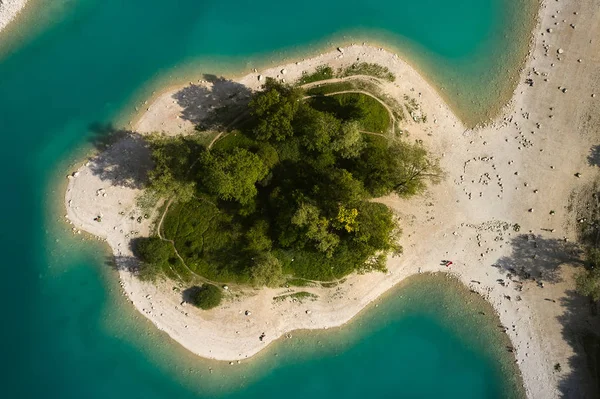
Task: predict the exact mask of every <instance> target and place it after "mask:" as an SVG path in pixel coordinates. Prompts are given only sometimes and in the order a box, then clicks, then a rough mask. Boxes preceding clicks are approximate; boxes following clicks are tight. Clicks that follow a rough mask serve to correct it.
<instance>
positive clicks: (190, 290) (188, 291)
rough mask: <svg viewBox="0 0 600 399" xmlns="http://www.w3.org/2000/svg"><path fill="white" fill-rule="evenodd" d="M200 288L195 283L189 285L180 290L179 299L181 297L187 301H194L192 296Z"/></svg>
mask: <svg viewBox="0 0 600 399" xmlns="http://www.w3.org/2000/svg"><path fill="white" fill-rule="evenodd" d="M201 290H202V288H200V287H199V286H197V285H194V286H193V287H190V288H188V289H185V290H183V291H182V292H181V299H183V301H184V302H187V303H191V304H193V303H194V297H195V296H196V295H197V294H198V292H199V291H201Z"/></svg>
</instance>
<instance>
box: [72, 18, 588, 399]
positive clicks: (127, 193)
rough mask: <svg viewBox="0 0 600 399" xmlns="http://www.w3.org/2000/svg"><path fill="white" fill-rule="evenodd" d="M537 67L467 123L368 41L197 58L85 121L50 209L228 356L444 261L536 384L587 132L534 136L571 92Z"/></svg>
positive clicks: (131, 294)
mask: <svg viewBox="0 0 600 399" xmlns="http://www.w3.org/2000/svg"><path fill="white" fill-rule="evenodd" d="M548 12H549V11H548ZM544 15H545V14H544ZM548 15H550V14H548ZM548 18H550V17H549V16H548ZM544 52H546V53H547V52H548V49H547V48H546V47H544V46H541V45H540V46H539V47H537V46H536V47H535V54H537V55H540V54H543V53H544ZM555 53H556V50H555ZM556 54H558V53H556ZM561 54H562V53H561ZM557 62H558V61H557ZM537 68H540V67H539V66H537V61H535V60H534V59H533V56H532V57H531V58H530V59H528V60H527V64H526V65H525V66H524V69H523V72H522V75H524V76H527V77H528V78H527V79H525V78H523V79H522V82H520V83H519V84H518V85H517V89H516V92H515V93H516V94H515V97H514V98H513V100H512V101H511V103H510V104H509V105H508V106H507V109H506V110H505V111H503V116H502V117H500V118H499V119H498V120H494V121H490V123H487V124H484V125H481V126H465V125H464V124H463V123H462V122H461V121H460V120H459V119H458V118H457V117H456V115H455V113H454V112H453V111H452V109H451V108H450V107H449V106H448V104H447V103H446V101H445V100H444V98H443V97H442V96H441V95H440V92H438V91H436V90H435V89H434V88H433V87H432V86H431V85H430V84H429V83H428V82H427V81H426V80H425V79H423V77H421V76H420V75H419V73H418V72H417V71H416V70H415V69H413V68H412V67H411V66H410V65H408V64H407V63H406V62H404V61H403V60H402V59H401V58H400V57H398V56H397V55H396V54H394V53H393V52H390V51H387V50H385V49H383V48H381V47H373V46H368V45H350V46H344V47H339V48H334V49H332V50H331V51H329V52H326V53H323V54H321V55H318V56H315V57H312V58H306V59H303V60H297V61H293V62H289V63H285V64H282V65H279V66H276V67H273V68H265V69H263V70H261V71H258V70H253V71H252V72H251V73H249V74H247V75H246V76H242V77H238V78H235V79H227V78H224V77H221V76H218V75H207V74H205V75H203V76H202V77H201V78H200V79H197V80H193V81H190V82H189V84H187V85H185V86H184V87H176V88H170V89H168V90H166V91H164V92H161V93H158V94H157V95H155V96H154V98H153V99H152V100H150V101H149V102H148V103H147V104H146V103H142V104H139V105H138V107H139V113H138V114H139V117H138V118H137V119H136V120H132V121H131V122H130V123H129V125H128V128H126V129H118V128H114V127H112V126H100V127H98V131H101V132H102V133H103V134H102V135H101V137H100V138H99V139H98V142H97V143H96V146H97V148H98V149H99V150H100V151H98V153H97V154H94V155H93V156H91V157H90V158H89V159H88V160H87V161H85V162H84V164H83V165H81V167H79V168H77V169H76V170H74V171H72V172H71V173H70V174H69V175H68V178H69V181H68V187H67V191H66V196H65V203H66V209H67V219H68V221H69V223H71V224H72V229H73V233H74V234H82V235H85V234H84V232H87V233H90V234H92V235H93V236H95V237H98V238H99V239H102V240H104V241H106V242H107V243H108V245H110V247H111V248H112V250H113V252H114V258H115V260H114V264H115V267H116V268H117V270H118V271H119V275H120V280H121V282H120V284H121V287H122V290H123V295H127V297H128V299H129V300H130V301H131V302H132V303H133V304H134V306H135V307H136V308H137V309H138V310H139V311H140V312H142V313H143V314H144V315H145V316H146V317H147V318H148V319H149V320H151V321H152V322H153V323H154V324H155V325H156V326H157V327H158V328H159V329H161V330H164V331H165V332H166V333H167V334H169V335H170V336H171V337H172V338H173V339H174V340H176V341H177V342H179V343H180V344H181V345H182V346H184V347H185V348H187V349H189V350H190V351H192V352H194V353H196V354H198V355H200V356H202V357H206V358H212V359H218V360H225V361H229V362H232V364H233V363H234V362H236V361H243V360H244V359H247V358H249V357H251V356H253V355H255V354H256V353H258V352H259V351H261V350H262V349H263V348H265V347H266V346H268V344H269V343H271V342H273V341H275V340H277V339H280V338H281V339H293V335H292V332H293V331H294V330H297V329H323V328H330V327H334V326H340V325H342V324H344V323H346V322H348V321H349V320H350V319H352V317H354V316H355V315H356V314H357V313H358V312H359V311H360V310H361V309H363V308H365V307H366V306H367V305H369V304H370V303H372V302H373V301H376V300H377V298H378V297H379V296H380V295H382V294H383V293H384V292H386V291H388V290H389V289H390V288H391V287H393V286H395V285H396V284H398V283H399V282H401V281H402V280H404V279H405V278H406V277H408V276H410V275H414V274H418V273H429V272H445V273H447V274H448V275H449V277H452V278H457V279H459V280H460V281H461V282H463V283H464V284H465V285H467V286H468V287H469V288H470V289H471V291H472V294H473V295H481V296H483V297H484V298H485V299H487V300H488V301H489V302H490V303H491V304H492V306H493V307H494V309H495V310H496V312H497V315H498V317H499V320H500V323H501V326H502V328H503V331H505V332H506V334H507V335H508V337H509V338H510V340H511V342H512V347H511V348H509V350H510V352H512V353H513V354H514V356H515V361H516V362H517V364H518V365H519V368H520V371H521V373H522V376H523V380H524V385H525V389H526V391H527V394H528V396H531V397H554V396H556V392H557V389H558V388H557V387H558V386H559V384H560V381H561V374H560V373H559V369H561V368H562V369H563V370H564V369H566V368H567V367H569V362H570V360H569V359H570V357H571V355H572V352H571V349H570V346H569V343H568V342H567V341H566V340H565V338H564V337H563V336H562V334H561V331H560V329H558V328H556V325H557V322H556V319H557V318H558V317H559V316H560V315H561V314H562V310H561V308H560V306H558V305H557V304H556V305H554V304H555V303H554V302H551V300H552V299H553V298H558V297H560V296H561V295H566V293H568V292H569V290H571V289H572V287H573V281H574V279H575V276H576V275H578V270H576V268H574V267H571V266H569V265H568V264H567V263H568V259H565V258H562V257H561V256H562V255H558V254H565V253H570V252H569V251H573V248H574V246H573V245H574V244H573V242H574V241H575V240H576V239H577V238H578V237H577V234H578V232H577V230H576V229H573V228H565V227H564V226H565V223H567V222H568V221H569V220H571V219H572V216H573V215H572V214H571V213H569V212H568V211H567V210H565V204H566V203H568V199H569V197H570V196H572V182H577V183H578V184H579V183H581V182H583V181H584V180H585V178H586V176H587V174H585V173H584V174H581V173H580V170H583V169H582V168H583V167H584V166H585V165H583V164H577V165H573V166H572V167H565V166H564V165H567V164H568V162H567V160H568V159H569V157H570V155H569V154H571V153H572V152H574V151H575V152H579V153H584V152H587V151H588V150H589V148H590V143H589V142H584V141H583V140H582V141H581V142H576V141H574V140H571V139H570V138H569V137H568V136H567V135H555V134H552V133H553V132H554V131H565V130H566V129H568V128H569V126H570V125H569V121H568V119H567V118H548V119H544V120H543V121H542V115H544V118H547V115H545V114H546V113H547V111H546V108H547V107H546V104H549V103H553V104H560V106H561V107H563V108H564V109H569V107H570V105H569V103H568V101H567V100H565V98H564V97H561V96H565V93H566V92H561V91H556V90H549V89H546V88H544V86H543V83H540V82H542V78H539V79H538V77H537V76H539V75H536V74H535V73H536V72H537V71H538V69H537ZM530 79H532V80H535V82H536V83H535V85H533V84H531V82H530V81H529V80H530ZM569 84H570V87H576V88H578V89H576V90H574V91H584V90H585V88H582V87H578V86H577V84H576V83H575V82H572V81H570V82H569ZM591 94H592V93H587V94H586V96H587V100H586V101H593V100H592V98H593V97H591ZM554 107H555V108H553V110H552V112H553V113H556V112H557V111H556V109H557V108H558V106H557V105H555V106H554ZM563 112H565V111H563ZM542 126H543V128H542ZM105 133H110V134H108V135H106V134H105ZM551 134H552V136H551V137H552V140H548V137H549V135H551ZM105 137H110V138H111V140H110V142H107V141H106V140H105ZM540 147H541V149H542V150H544V149H545V150H546V151H540ZM549 148H550V149H551V151H550V150H548V149H549ZM555 165H556V166H555ZM560 165H562V167H560ZM575 173H579V175H578V176H575ZM557 182H559V183H557ZM549 187H552V189H551V191H552V195H549V189H548V188H549ZM559 269H560V270H559ZM558 273H560V275H561V276H562V277H563V278H562V279H558V278H555V276H556V274H558ZM588 277H589V281H592V282H593V281H594V280H593V279H594V275H593V270H592V271H590V275H589V276H588ZM550 282H551V284H550ZM582 285H585V284H580V286H582ZM585 286H586V287H587V288H589V293H590V294H593V293H594V292H595V291H594V288H595V285H594V284H593V283H592V284H591V285H590V284H587V285H585ZM546 299H548V300H546ZM578 306H579V305H578ZM553 323H554V324H553ZM542 337H543V339H542Z"/></svg>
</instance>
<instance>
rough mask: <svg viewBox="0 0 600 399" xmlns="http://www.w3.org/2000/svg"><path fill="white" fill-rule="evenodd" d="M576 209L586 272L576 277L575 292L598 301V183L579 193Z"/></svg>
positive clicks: (599, 272)
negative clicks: (578, 202)
mask: <svg viewBox="0 0 600 399" xmlns="http://www.w3.org/2000/svg"><path fill="white" fill-rule="evenodd" d="M580 197H581V198H580V204H579V206H578V207H577V209H576V213H577V227H578V236H579V241H580V242H581V244H582V245H583V246H584V248H585V260H586V262H585V263H586V270H585V271H583V272H581V273H579V275H578V276H577V277H576V283H577V291H579V293H581V294H583V295H586V296H589V297H590V298H591V299H592V300H594V301H599V300H600V201H599V200H598V199H599V198H600V181H596V182H594V183H593V184H591V186H589V187H586V188H585V189H583V190H582V191H581V194H580Z"/></svg>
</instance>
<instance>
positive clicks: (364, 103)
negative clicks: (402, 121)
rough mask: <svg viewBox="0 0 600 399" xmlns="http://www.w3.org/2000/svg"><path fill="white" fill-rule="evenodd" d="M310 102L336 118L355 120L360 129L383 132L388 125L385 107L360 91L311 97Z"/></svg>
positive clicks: (387, 114)
mask: <svg viewBox="0 0 600 399" xmlns="http://www.w3.org/2000/svg"><path fill="white" fill-rule="evenodd" d="M310 103H311V106H312V107H313V108H315V109H317V110H319V111H324V112H330V113H332V114H334V115H335V116H336V117H337V118H338V119H342V120H351V119H354V120H357V121H358V123H359V125H360V128H361V129H362V130H366V131H369V132H375V133H384V132H386V131H387V130H388V128H389V126H390V114H389V112H388V111H387V109H386V108H385V107H384V106H383V105H381V103H380V102H379V101H377V100H375V99H374V98H372V97H369V96H367V95H365V94H362V93H344V94H336V95H333V96H319V97H314V98H312V99H311V100H310Z"/></svg>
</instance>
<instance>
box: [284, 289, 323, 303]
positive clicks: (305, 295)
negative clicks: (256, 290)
mask: <svg viewBox="0 0 600 399" xmlns="http://www.w3.org/2000/svg"><path fill="white" fill-rule="evenodd" d="M317 298H319V296H318V295H315V294H312V293H310V292H306V291H299V292H294V293H293V294H286V295H279V296H276V297H273V300H274V301H275V302H281V301H285V300H286V299H292V300H297V301H298V302H303V301H304V300H310V301H315V300H316V299H317Z"/></svg>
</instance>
